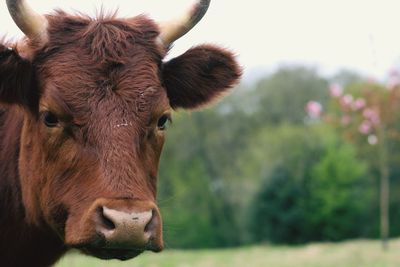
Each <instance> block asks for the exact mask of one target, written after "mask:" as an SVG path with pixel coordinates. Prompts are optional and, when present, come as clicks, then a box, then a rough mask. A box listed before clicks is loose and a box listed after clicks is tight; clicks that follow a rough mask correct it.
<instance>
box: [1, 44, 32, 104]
mask: <svg viewBox="0 0 400 267" xmlns="http://www.w3.org/2000/svg"><path fill="white" fill-rule="evenodd" d="M34 76H35V75H34V69H33V66H32V63H31V62H30V61H28V60H26V59H23V58H22V57H20V56H19V54H18V52H17V51H16V49H14V48H9V47H7V46H5V45H3V44H0V103H6V104H18V105H22V106H24V107H27V108H29V109H33V108H34V107H35V106H36V105H37V103H38V92H37V90H36V83H35V77H34Z"/></svg>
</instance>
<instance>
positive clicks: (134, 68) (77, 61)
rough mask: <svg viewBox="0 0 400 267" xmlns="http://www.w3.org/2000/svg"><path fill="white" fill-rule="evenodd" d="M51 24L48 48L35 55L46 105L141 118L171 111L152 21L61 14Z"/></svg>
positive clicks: (74, 111)
mask: <svg viewBox="0 0 400 267" xmlns="http://www.w3.org/2000/svg"><path fill="white" fill-rule="evenodd" d="M49 25H50V27H49V42H48V45H47V46H46V47H45V48H44V49H43V50H42V51H39V53H38V55H37V63H38V65H39V66H41V67H40V68H39V69H40V73H39V75H42V77H40V79H39V80H40V81H41V82H42V88H43V97H42V101H41V104H42V105H45V106H56V107H53V108H60V109H64V110H63V111H68V112H70V113H74V114H73V115H80V116H85V114H88V113H93V112H94V111H95V109H97V108H98V109H103V110H104V109H107V108H109V109H113V110H114V111H118V110H119V112H120V113H124V112H130V114H131V113H132V112H134V113H136V114H137V115H139V114H146V113H151V112H154V110H157V109H158V108H159V107H161V109H166V108H167V107H168V101H167V96H166V93H165V90H164V89H163V88H162V86H161V81H160V75H159V71H160V68H159V67H160V64H161V60H162V58H163V51H162V50H161V49H160V48H159V47H158V44H157V41H156V38H157V36H158V29H157V26H156V25H155V24H154V23H153V22H152V21H151V20H149V19H147V18H146V17H143V16H139V17H136V18H134V19H130V20H129V21H128V20H118V19H114V18H104V17H103V18H98V19H97V20H92V19H89V18H85V17H71V16H68V15H66V14H64V13H59V16H50V17H49ZM60 28H62V29H63V31H60V30H59V29H60ZM66 30H67V31H68V32H69V34H68V35H66V34H65V31H66ZM60 32H64V33H63V34H62V33H60ZM144 116H146V115H144Z"/></svg>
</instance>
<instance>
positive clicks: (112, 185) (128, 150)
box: [0, 0, 241, 267]
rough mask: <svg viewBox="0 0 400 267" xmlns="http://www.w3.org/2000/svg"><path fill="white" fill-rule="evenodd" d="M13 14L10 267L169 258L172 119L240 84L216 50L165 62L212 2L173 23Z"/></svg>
mask: <svg viewBox="0 0 400 267" xmlns="http://www.w3.org/2000/svg"><path fill="white" fill-rule="evenodd" d="M6 2H7V7H8V10H9V13H10V15H11V17H12V18H13V20H14V22H15V23H16V25H17V26H18V27H19V28H20V29H21V30H22V32H23V33H24V34H25V36H24V38H22V39H21V40H18V41H16V42H14V43H12V42H7V41H6V40H4V39H2V40H1V41H0V265H1V266H7V267H10V266H30V267H32V266H50V265H53V264H54V263H55V262H56V261H57V260H58V259H59V258H60V257H62V255H64V254H65V253H66V252H67V251H68V250H69V249H78V250H80V251H81V252H83V253H85V254H87V255H91V256H94V257H97V258H101V259H120V260H127V259H131V258H133V257H135V256H137V255H139V254H141V253H142V252H143V251H146V250H149V251H154V252H159V251H161V250H162V249H163V246H164V245H163V236H162V220H161V215H160V211H159V208H158V207H157V204H156V203H157V197H156V195H157V194H156V193H157V179H158V178H157V176H158V163H159V158H160V154H161V150H162V147H163V143H164V139H165V132H166V129H167V125H168V123H169V121H170V120H171V113H172V111H175V110H179V109H186V110H192V109H198V108H201V107H204V106H206V105H208V104H210V103H212V102H214V101H215V100H216V99H218V98H219V97H220V96H222V95H224V94H225V93H226V92H228V91H229V89H231V88H233V87H234V85H236V84H237V82H238V81H239V79H240V76H241V67H240V66H239V64H238V63H237V60H236V58H235V55H234V54H233V53H232V52H230V51H228V50H226V49H224V48H220V47H217V46H214V45H210V44H203V45H199V46H195V47H192V48H190V49H189V50H188V51H187V52H185V53H183V54H182V55H179V56H177V57H175V58H172V59H170V60H166V59H165V57H166V55H167V53H168V52H169V51H170V49H171V47H172V44H173V43H174V42H175V41H176V40H177V39H178V38H180V37H182V36H183V35H184V34H186V33H187V32H188V31H190V30H191V29H192V28H193V27H194V26H195V25H196V24H197V23H198V22H199V21H200V20H201V19H202V17H203V16H204V15H205V13H206V11H207V9H208V7H209V4H210V0H200V1H195V2H194V3H193V5H192V6H191V7H190V9H189V10H188V11H187V12H185V13H184V14H183V15H182V16H181V17H179V18H176V19H173V20H171V21H169V22H168V21H167V22H164V23H157V22H155V21H153V20H152V19H150V18H149V17H147V16H145V15H139V16H136V17H132V18H117V16H116V15H115V14H113V15H105V14H103V13H104V12H100V13H101V14H99V15H97V16H96V18H91V17H88V16H85V15H82V14H80V13H79V14H68V13H65V12H63V11H61V10H56V11H54V12H53V13H51V14H48V15H42V14H39V13H37V12H35V11H34V9H33V8H32V7H30V6H29V5H28V4H27V3H26V2H25V1H24V0H7V1H6Z"/></svg>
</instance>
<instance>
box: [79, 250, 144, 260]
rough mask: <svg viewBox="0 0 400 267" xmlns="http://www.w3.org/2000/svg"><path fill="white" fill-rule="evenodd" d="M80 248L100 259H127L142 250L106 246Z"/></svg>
mask: <svg viewBox="0 0 400 267" xmlns="http://www.w3.org/2000/svg"><path fill="white" fill-rule="evenodd" d="M80 250H81V251H82V252H83V253H85V254H86V255H90V256H94V257H96V258H99V259H102V260H111V259H118V260H122V261H125V260H129V259H132V258H135V257H136V256H138V255H140V254H141V253H142V252H143V250H124V249H106V248H94V247H87V248H80Z"/></svg>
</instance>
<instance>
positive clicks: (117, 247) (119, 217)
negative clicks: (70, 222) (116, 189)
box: [66, 199, 164, 260]
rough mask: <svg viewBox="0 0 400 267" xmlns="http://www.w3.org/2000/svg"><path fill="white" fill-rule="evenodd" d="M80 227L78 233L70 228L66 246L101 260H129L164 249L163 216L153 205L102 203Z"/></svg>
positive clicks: (92, 209)
mask: <svg viewBox="0 0 400 267" xmlns="http://www.w3.org/2000/svg"><path fill="white" fill-rule="evenodd" d="M79 225H80V227H77V228H75V230H78V232H76V231H73V230H72V233H68V230H70V229H68V227H67V229H66V243H67V244H71V245H72V246H74V247H77V248H79V249H80V250H82V251H83V252H85V253H87V254H90V255H93V256H96V257H98V258H102V259H112V258H116V259H121V260H126V259H130V258H133V257H135V256H137V255H139V254H140V253H141V252H143V251H145V250H151V251H154V252H159V251H161V250H162V249H163V247H164V245H163V238H162V222H161V216H160V212H159V210H158V208H157V206H156V205H155V204H154V203H153V202H150V201H139V200H125V199H122V200H121V199H98V200H96V201H95V202H94V203H93V205H92V206H91V207H90V208H89V210H88V211H87V212H86V214H85V216H83V217H82V219H81V220H80V223H79ZM70 232H71V231H70Z"/></svg>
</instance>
